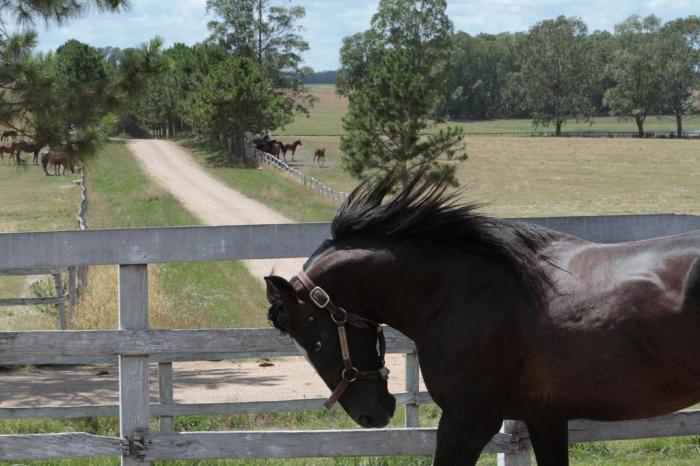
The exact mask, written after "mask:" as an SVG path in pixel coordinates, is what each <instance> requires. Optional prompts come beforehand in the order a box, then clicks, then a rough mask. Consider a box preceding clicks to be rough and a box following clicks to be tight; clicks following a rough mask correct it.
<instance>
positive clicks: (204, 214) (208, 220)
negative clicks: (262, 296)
mask: <svg viewBox="0 0 700 466" xmlns="http://www.w3.org/2000/svg"><path fill="white" fill-rule="evenodd" d="M128 144H129V148H130V149H131V151H132V152H133V153H134V155H135V156H136V158H137V159H138V160H139V162H141V165H142V166H143V167H144V169H145V171H146V172H147V173H148V174H149V175H151V177H152V178H153V179H154V180H156V181H157V182H158V184H159V185H160V186H161V187H163V188H164V189H165V190H167V191H169V192H170V193H171V194H172V195H173V196H175V198H176V199H177V200H178V201H180V202H181V203H182V205H184V206H185V208H186V209H187V210H189V211H190V212H191V213H192V214H193V215H194V216H195V217H197V218H199V219H200V220H201V221H202V222H204V223H205V224H208V225H252V224H268V223H291V220H289V219H288V218H286V217H284V216H283V215H281V214H279V213H277V212H275V211H274V210H272V209H270V208H269V207H267V206H265V205H263V204H261V203H259V202H257V201H255V200H253V199H250V198H248V197H245V196H244V195H242V194H241V193H239V192H238V191H236V190H234V189H231V188H229V187H228V186H226V185H225V184H224V183H222V182H221V181H219V180H217V179H216V178H214V177H212V176H211V175H209V174H208V173H207V172H205V171H204V170H203V169H202V168H201V167H200V166H199V164H197V162H195V161H194V160H193V159H192V157H191V156H190V155H189V154H188V153H187V152H186V151H185V150H184V149H183V148H182V147H180V146H179V145H177V144H175V143H174V142H171V141H161V140H155V139H137V140H131V141H129V143H128ZM303 263H304V260H303V259H283V260H280V259H275V260H255V261H246V266H247V267H248V270H250V272H251V273H252V274H253V275H254V276H256V277H259V278H261V279H262V277H264V276H265V275H269V274H270V272H271V271H272V270H273V269H274V272H275V274H276V275H280V276H283V277H285V278H291V277H292V276H294V275H296V273H297V272H299V270H301V266H302V265H303Z"/></svg>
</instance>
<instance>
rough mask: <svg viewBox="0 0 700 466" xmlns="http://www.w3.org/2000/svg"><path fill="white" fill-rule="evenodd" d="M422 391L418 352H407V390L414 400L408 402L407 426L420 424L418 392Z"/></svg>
mask: <svg viewBox="0 0 700 466" xmlns="http://www.w3.org/2000/svg"><path fill="white" fill-rule="evenodd" d="M419 391H420V366H419V365H418V353H416V352H415V351H413V352H411V353H406V392H408V393H409V394H410V395H411V397H412V401H411V402H409V403H406V427H419V426H420V408H419V406H418V400H417V399H416V398H417V396H418V392H419Z"/></svg>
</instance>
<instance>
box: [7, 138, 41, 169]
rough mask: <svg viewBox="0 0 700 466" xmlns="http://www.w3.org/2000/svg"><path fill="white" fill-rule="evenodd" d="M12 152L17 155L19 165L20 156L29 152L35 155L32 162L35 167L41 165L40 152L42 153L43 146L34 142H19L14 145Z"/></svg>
mask: <svg viewBox="0 0 700 466" xmlns="http://www.w3.org/2000/svg"><path fill="white" fill-rule="evenodd" d="M12 150H13V151H14V153H15V159H16V161H17V164H18V165H19V164H20V160H21V159H20V154H21V153H22V152H28V153H30V154H32V155H33V158H32V161H33V162H34V165H39V152H40V151H41V146H40V145H39V144H37V143H36V142H33V141H19V142H15V143H13V144H12Z"/></svg>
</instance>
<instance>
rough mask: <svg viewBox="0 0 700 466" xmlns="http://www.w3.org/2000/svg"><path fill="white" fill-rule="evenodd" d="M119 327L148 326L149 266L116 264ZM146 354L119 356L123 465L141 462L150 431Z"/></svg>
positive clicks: (133, 464) (130, 465) (128, 465)
mask: <svg viewBox="0 0 700 466" xmlns="http://www.w3.org/2000/svg"><path fill="white" fill-rule="evenodd" d="M119 329H120V330H146V329H148V266H147V265H145V264H141V265H120V266H119ZM149 421H150V417H149V391H148V355H147V354H139V355H120V356H119V427H120V432H121V438H122V442H124V447H125V448H124V449H123V451H122V461H121V464H122V466H136V465H146V466H148V465H150V462H144V461H141V459H142V456H141V455H142V453H143V452H142V450H141V448H142V447H143V436H144V435H146V434H147V433H148V432H149Z"/></svg>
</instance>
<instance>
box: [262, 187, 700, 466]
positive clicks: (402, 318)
mask: <svg viewBox="0 0 700 466" xmlns="http://www.w3.org/2000/svg"><path fill="white" fill-rule="evenodd" d="M399 187H400V186H399V181H398V177H397V176H396V175H395V174H391V175H389V176H388V177H386V178H385V179H384V180H382V181H380V182H379V183H377V184H376V185H375V186H374V187H372V186H370V185H368V184H366V183H365V184H363V185H361V186H360V187H358V188H357V189H356V190H355V191H354V192H353V193H352V194H351V195H350V196H349V197H348V199H347V200H346V201H345V202H344V204H343V205H342V206H341V208H340V209H339V211H338V213H337V214H336V217H335V219H334V220H333V224H332V228H331V238H330V239H328V240H326V241H325V242H323V243H322V244H321V246H320V247H319V248H318V249H317V250H316V252H315V253H314V254H313V255H312V256H311V257H310V258H309V260H308V261H307V262H306V264H305V265H304V268H303V271H302V272H300V273H299V275H297V277H295V278H293V279H291V281H287V280H286V279H284V278H280V277H275V276H272V277H267V278H266V283H267V299H268V301H269V302H270V305H271V306H270V308H269V310H268V318H269V319H270V321H271V323H272V324H273V325H274V326H275V327H276V328H278V329H280V330H281V331H283V332H286V333H288V334H289V335H290V336H291V337H292V338H294V340H296V342H297V343H298V344H299V345H300V346H301V347H302V348H303V349H304V350H305V351H306V353H307V355H308V358H309V360H310V362H311V364H313V366H314V367H315V368H316V371H317V372H318V374H319V375H320V376H321V378H322V379H323V380H324V381H325V383H326V384H327V385H328V387H329V388H330V389H331V390H333V394H332V395H331V398H330V399H329V400H328V402H327V403H326V405H327V406H331V405H333V404H334V403H335V402H336V401H339V402H340V404H341V405H342V406H343V408H344V409H345V410H346V411H347V413H348V414H349V415H350V416H351V417H352V418H353V419H354V420H355V421H356V422H357V423H359V424H360V425H361V426H363V427H383V426H385V425H386V424H387V423H388V422H389V419H390V418H391V417H392V415H393V413H394V408H395V400H394V398H393V397H392V396H391V395H390V394H389V392H388V390H387V381H386V371H385V370H384V351H383V344H382V343H383V337H382V333H381V326H380V324H387V325H390V326H392V327H394V328H396V329H397V330H399V331H400V332H402V333H403V334H404V335H406V336H407V337H409V338H410V339H412V340H413V341H414V342H415V345H416V348H417V351H418V356H419V360H420V367H421V371H422V374H423V378H424V380H425V384H426V386H427V388H428V391H429V392H430V395H431V397H432V398H433V400H435V402H436V403H437V404H438V405H439V406H440V407H441V408H442V417H441V419H440V423H439V427H438V431H437V449H436V452H435V464H436V465H441V466H442V465H474V464H475V463H476V462H477V460H478V458H479V455H480V453H481V451H482V449H483V448H484V446H485V445H486V444H487V443H488V442H489V440H490V439H491V438H492V437H493V436H494V434H496V433H497V432H498V431H499V428H500V426H501V423H502V421H503V419H519V420H523V421H525V423H526V424H527V427H528V430H529V438H530V440H531V442H532V445H533V448H534V451H535V455H536V457H537V463H538V464H539V465H540V466H562V465H567V464H568V450H567V445H568V430H567V421H569V420H571V419H593V420H601V421H617V420H625V419H638V418H644V417H651V416H658V415H662V414H666V413H670V412H672V411H675V410H678V409H681V408H684V407H687V406H690V405H692V404H694V403H697V402H699V401H700V351H698V342H699V341H700V231H697V232H692V233H686V234H682V235H675V236H668V237H664V238H655V239H650V240H645V241H636V242H630V243H619V244H597V243H591V242H588V241H584V240H582V239H579V238H576V237H573V236H570V235H567V234H564V233H560V232H557V231H554V230H550V229H546V228H543V227H539V226H533V225H527V224H523V223H519V222H515V221H507V220H503V219H498V218H491V217H486V216H483V215H480V214H478V213H476V212H475V210H474V209H475V207H474V205H464V204H462V203H460V202H458V199H457V198H456V195H454V194H447V189H448V184H447V183H434V184H429V183H428V181H423V180H419V178H415V179H413V180H410V181H409V183H408V184H407V186H406V187H405V188H404V189H403V190H400V191H399V193H398V195H396V196H395V197H392V199H391V200H389V201H385V198H386V197H387V196H390V195H391V193H393V192H396V191H397V189H398V188H399ZM378 347H379V348H380V350H379V351H378V350H377V348H378Z"/></svg>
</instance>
